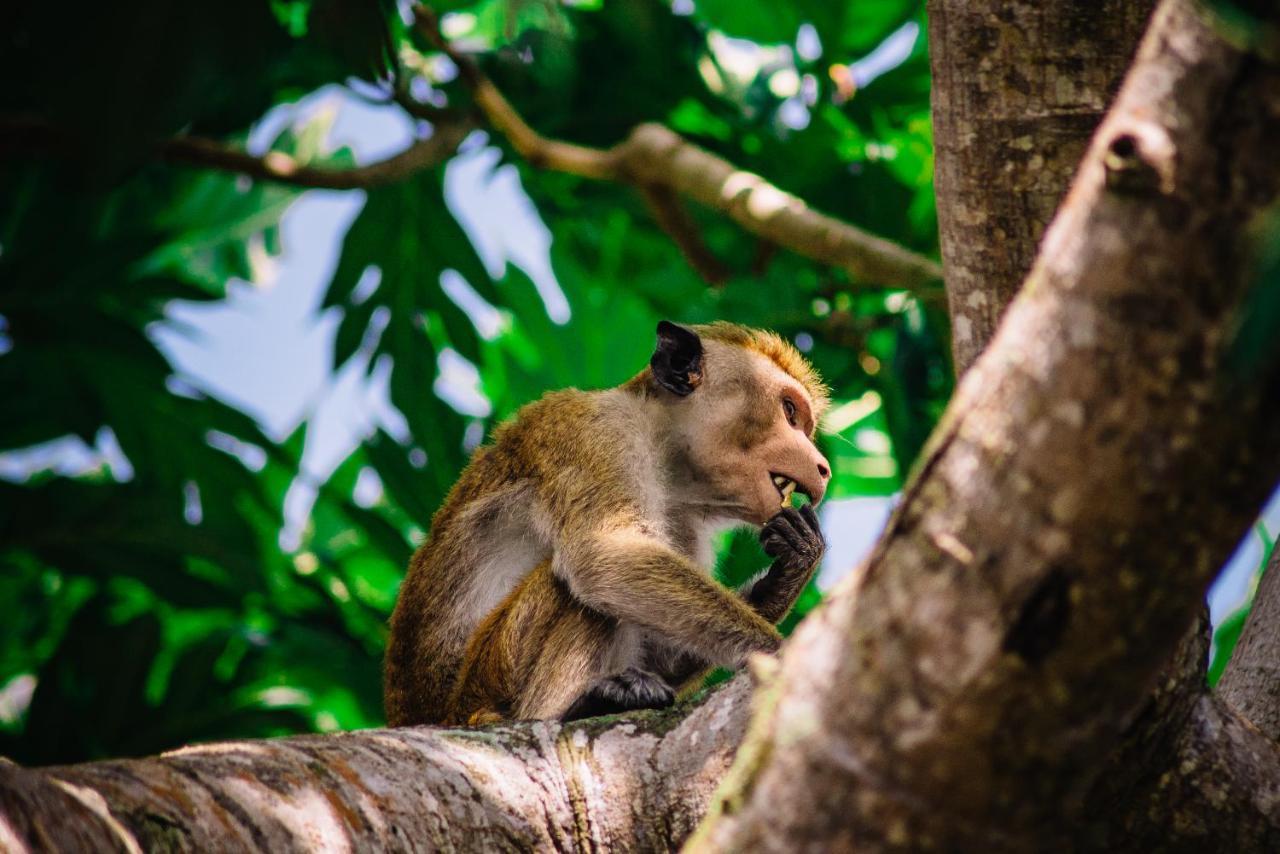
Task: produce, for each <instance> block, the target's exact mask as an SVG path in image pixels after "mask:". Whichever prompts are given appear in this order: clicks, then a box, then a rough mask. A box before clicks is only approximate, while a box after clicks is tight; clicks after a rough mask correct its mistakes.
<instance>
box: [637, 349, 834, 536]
mask: <svg viewBox="0 0 1280 854" xmlns="http://www.w3.org/2000/svg"><path fill="white" fill-rule="evenodd" d="M676 329H678V330H680V332H682V333H685V334H686V335H690V336H693V337H694V339H695V340H696V341H697V345H696V346H697V349H698V351H699V352H698V355H697V357H696V359H687V358H686V355H685V354H681V353H679V352H668V353H665V354H664V352H663V346H662V341H661V340H660V343H659V351H658V353H656V354H655V356H654V362H653V363H652V366H653V368H654V374H655V378H657V379H658V380H659V382H660V383H661V384H663V385H664V386H666V387H667V388H668V389H669V390H670V386H668V385H667V384H666V383H665V382H663V378H662V377H661V376H660V373H667V374H670V373H672V370H671V369H672V366H673V363H674V367H675V368H681V367H685V368H686V370H684V371H683V372H680V371H676V372H675V373H676V374H678V375H677V376H676V377H675V382H674V384H675V385H676V386H677V388H679V389H681V390H683V389H686V388H687V389H688V390H687V391H684V393H682V394H681V393H679V392H677V393H676V395H675V397H674V398H672V399H670V404H669V405H670V407H671V413H672V416H673V427H672V433H673V438H674V439H675V440H676V442H677V452H678V455H679V457H680V459H681V460H682V461H683V462H684V463H685V468H686V469H687V472H688V477H689V478H690V480H691V481H692V482H691V483H688V484H679V485H678V486H679V487H680V488H681V490H682V491H683V492H684V493H685V494H687V495H689V496H690V497H691V498H693V499H694V500H695V501H696V502H698V503H702V504H704V505H705V506H706V507H707V508H708V509H714V510H717V511H718V512H721V513H723V514H724V515H726V516H730V517H733V518H737V519H740V520H742V521H744V522H749V523H751V524H755V525H763V524H764V523H765V522H767V521H768V520H769V519H770V518H772V517H773V516H774V515H775V514H776V513H777V512H778V510H779V509H780V508H781V507H783V506H787V505H788V504H789V503H790V496H791V493H792V492H793V491H795V492H801V493H804V494H806V495H808V496H809V498H810V500H812V501H813V502H814V503H815V504H816V503H817V502H819V501H821V500H822V496H823V494H824V493H825V492H826V487H827V481H828V479H829V478H830V476H831V467H830V465H829V464H828V462H827V460H826V458H825V457H823V455H822V453H821V452H819V451H818V448H817V446H816V445H814V443H813V434H814V429H815V426H816V425H815V419H816V416H817V413H816V412H815V402H814V401H813V400H812V399H811V397H810V395H809V393H808V392H807V391H806V390H805V388H804V386H803V385H802V384H801V383H800V382H799V381H797V380H796V379H795V378H794V377H792V376H791V375H790V374H789V373H787V372H786V371H784V370H783V369H782V368H781V367H779V366H778V365H777V364H776V363H775V362H774V361H773V360H772V359H770V358H769V357H768V356H766V355H764V354H762V353H760V352H757V351H755V350H753V349H750V348H747V347H742V346H737V345H734V344H730V343H725V342H722V341H716V340H706V341H703V340H701V339H697V336H696V334H695V333H693V332H692V331H691V330H684V329H683V328H682V327H676ZM663 331H664V330H663V327H659V334H660V336H661V335H662V333H663ZM670 334H672V335H677V334H679V333H670ZM692 347H694V342H693V340H687V339H686V340H685V341H683V342H680V344H679V348H678V349H684V350H689V349H690V348H692ZM667 379H669V380H670V379H671V377H670V376H668V377H667Z"/></svg>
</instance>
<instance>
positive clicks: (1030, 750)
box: [694, 0, 1280, 850]
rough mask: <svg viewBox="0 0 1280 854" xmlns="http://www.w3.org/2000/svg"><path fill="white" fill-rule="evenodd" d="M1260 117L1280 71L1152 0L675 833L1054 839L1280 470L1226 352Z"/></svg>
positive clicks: (1271, 163) (1263, 190)
mask: <svg viewBox="0 0 1280 854" xmlns="http://www.w3.org/2000/svg"><path fill="white" fill-rule="evenodd" d="M1278 133H1280V73H1278V72H1277V69H1276V67H1275V66H1274V65H1271V64H1267V63H1265V62H1263V61H1262V60H1260V59H1258V58H1255V57H1250V56H1245V55H1243V54H1241V53H1240V52H1239V51H1238V50H1237V49H1236V48H1235V47H1233V46H1232V45H1231V44H1229V43H1228V42H1227V41H1226V40H1225V39H1223V38H1220V37H1219V36H1218V35H1217V34H1216V33H1215V32H1214V30H1213V29H1212V27H1211V26H1209V25H1208V24H1207V23H1206V21H1205V20H1204V19H1203V18H1202V17H1201V16H1200V12H1199V11H1198V7H1197V6H1196V5H1195V4H1194V3H1193V2H1192V0H1166V2H1164V3H1163V4H1162V5H1161V8H1160V11H1159V12H1158V13H1157V15H1156V17H1155V22H1154V24H1153V27H1152V30H1151V32H1150V33H1149V34H1148V36H1147V38H1146V39H1145V40H1144V42H1143V47H1142V49H1141V51H1140V53H1139V56H1138V58H1137V60H1136V62H1135V65H1134V68H1133V70H1132V71H1131V72H1130V74H1129V76H1128V78H1127V80H1126V83H1125V86H1124V88H1123V89H1122V91H1121V93H1120V95H1119V97H1118V100H1117V103H1116V106H1115V107H1114V108H1113V110H1112V111H1111V113H1110V114H1109V116H1108V118H1107V120H1106V122H1105V123H1104V124H1103V126H1102V127H1101V128H1100V130H1099V132H1098V134H1097V136H1096V137H1095V139H1094V142H1093V144H1092V146H1091V149H1090V153H1089V155H1088V156H1087V157H1086V158H1085V161H1084V163H1083V165H1082V167H1081V171H1080V173H1079V175H1078V177H1077V179H1076V182H1075V184H1074V186H1073V188H1072V191H1071V194H1070V195H1069V197H1068V199H1067V201H1066V203H1065V204H1064V206H1063V208H1062V210H1061V211H1060V212H1059V214H1058V217H1057V218H1056V220H1055V221H1054V224H1053V225H1052V226H1051V228H1050V230H1049V232H1048V233H1047V235H1046V237H1045V240H1044V243H1043V246H1042V251H1041V255H1040V258H1039V259H1038V261H1037V263H1036V266H1035V267H1034V269H1033V270H1032V272H1031V274H1030V276H1029V278H1028V282H1027V284H1026V286H1024V288H1023V291H1022V293H1021V294H1020V296H1019V297H1018V299H1017V300H1016V301H1015V302H1014V304H1013V306H1012V307H1011V308H1010V310H1009V312H1008V314H1007V316H1006V319H1005V322H1004V323H1003V324H1002V325H1001V327H1000V330H999V333H998V334H997V336H996V338H995V339H994V340H993V341H992V343H991V345H990V346H989V347H988V350H987V351H986V353H984V355H983V356H982V357H981V358H980V359H979V361H978V362H977V363H976V364H975V366H974V367H973V369H972V370H971V371H970V372H969V373H968V374H967V375H966V377H965V379H964V381H963V382H962V383H961V386H960V388H959V389H958V391H957V394H956V398H955V400H954V401H953V403H952V406H951V407H950V409H949V410H948V414H947V415H946V416H945V417H944V419H943V423H942V425H941V426H940V428H939V430H938V432H937V434H936V435H935V436H934V438H933V439H932V440H931V442H930V445H929V446H928V447H927V448H926V451H925V454H924V461H923V463H922V465H921V466H920V468H919V470H918V471H917V472H916V475H915V477H914V478H913V480H912V481H911V483H910V485H909V486H908V488H907V490H906V492H905V494H904V497H903V501H902V502H901V504H900V506H899V508H898V510H897V512H896V513H895V516H894V518H893V520H892V521H891V523H890V525H889V529H888V531H887V532H886V534H885V536H884V538H883V539H882V541H881V543H880V545H879V546H878V547H877V549H876V551H875V553H874V554H873V556H872V557H871V559H870V560H869V563H868V564H867V567H866V569H865V570H864V571H862V572H860V573H859V574H857V576H856V577H854V578H852V579H850V580H849V581H848V582H847V583H846V584H845V585H844V586H843V587H842V588H841V589H840V591H839V592H838V593H837V594H836V595H835V596H834V597H832V599H831V601H830V603H829V604H828V605H827V606H825V607H824V608H823V609H822V610H820V611H819V612H818V613H817V614H816V615H814V616H811V617H810V618H809V620H807V621H806V622H805V623H803V624H801V626H800V628H799V629H798V630H797V633H796V634H795V635H794V636H793V638H792V640H791V642H790V644H789V645H788V646H787V647H786V649H785V650H784V657H783V666H782V670H781V675H780V678H779V683H778V685H777V686H776V687H774V688H772V689H771V691H772V692H775V696H776V699H775V700H774V701H773V702H772V703H771V704H770V708H771V710H772V711H771V712H770V713H769V714H766V715H763V716H761V717H760V718H758V719H757V720H755V721H753V723H752V730H751V733H752V734H751V735H750V736H748V740H747V743H746V745H745V746H744V749H743V755H745V756H746V757H748V759H747V760H744V762H745V763H746V764H747V766H748V767H746V768H743V767H742V766H741V765H739V766H738V772H737V773H736V774H735V777H736V783H735V784H734V785H733V787H732V788H731V789H729V790H728V791H726V792H724V793H722V794H721V795H720V796H718V797H717V804H718V805H722V806H718V810H719V811H718V812H717V813H714V814H713V815H712V816H711V818H710V819H709V821H708V823H707V824H706V825H705V826H704V827H703V828H702V829H701V830H700V832H699V837H698V839H697V842H698V845H696V846H694V847H695V848H696V849H698V850H705V849H716V850H741V849H742V848H744V847H745V846H747V845H750V846H751V847H753V848H756V849H760V848H766V849H778V850H792V849H794V848H797V847H804V846H805V845H806V844H809V843H811V842H815V841H816V840H823V842H824V844H826V845H828V846H831V847H842V846H848V847H851V846H853V845H854V844H855V843H856V844H857V846H858V847H860V848H886V847H915V848H920V847H929V846H931V845H933V846H936V845H940V844H945V845H946V846H948V847H952V848H962V849H968V848H972V849H992V848H994V849H1018V850H1023V849H1029V848H1039V849H1043V848H1046V847H1047V848H1053V847H1055V846H1058V845H1065V846H1069V845H1070V840H1072V838H1073V837H1074V836H1075V835H1076V834H1078V833H1079V830H1080V826H1081V825H1080V823H1079V822H1078V820H1077V817H1078V815H1079V811H1080V807H1081V804H1082V801H1083V799H1084V795H1085V793H1087V792H1089V791H1090V790H1091V789H1092V788H1093V787H1094V786H1095V784H1096V782H1097V778H1098V775H1099V774H1100V773H1102V769H1103V768H1105V767H1106V760H1107V758H1108V756H1109V755H1110V753H1111V751H1112V750H1113V749H1114V748H1115V746H1116V745H1117V744H1118V741H1119V737H1120V734H1121V732H1122V731H1123V729H1124V727H1125V725H1126V723H1127V722H1129V721H1131V720H1132V719H1133V717H1134V716H1135V715H1136V714H1137V713H1138V711H1139V710H1140V709H1141V708H1142V707H1143V704H1144V703H1145V702H1146V700H1147V696H1148V691H1149V689H1150V687H1151V686H1152V684H1153V682H1154V680H1155V678H1156V676H1157V673H1158V672H1159V669H1160V668H1161V667H1162V666H1163V665H1164V663H1165V661H1166V659H1167V657H1168V655H1169V653H1170V651H1171V650H1172V649H1173V647H1174V645H1175V644H1176V642H1177V641H1178V640H1179V638H1180V637H1181V636H1182V634H1183V633H1184V632H1185V630H1186V628H1187V626H1188V624H1189V622H1190V620H1191V618H1192V616H1193V614H1194V612H1195V611H1196V609H1197V606H1198V602H1199V600H1200V597H1201V596H1202V595H1203V591H1204V589H1205V587H1206V586H1207V584H1208V582H1209V580H1210V579H1211V577H1212V574H1213V572H1214V571H1215V570H1216V568H1217V567H1218V566H1219V565H1220V563H1221V560H1222V559H1223V558H1224V557H1225V556H1226V555H1227V554H1228V553H1229V552H1230V551H1231V549H1232V548H1233V547H1234V545H1235V543H1236V542H1237V541H1238V539H1239V537H1240V536H1241V535H1242V534H1243V532H1244V531H1245V530H1247V527H1248V526H1249V524H1250V523H1251V522H1252V521H1253V516H1254V514H1256V512H1257V508H1258V507H1259V506H1260V505H1261V503H1262V500H1263V499H1264V498H1265V497H1266V495H1267V494H1268V493H1269V492H1270V490H1271V488H1272V487H1273V485H1274V483H1275V479H1276V473H1277V472H1280V398H1277V396H1276V395H1275V394H1274V388H1275V387H1276V385H1275V383H1276V382H1277V381H1280V375H1277V374H1276V372H1275V369H1274V367H1272V368H1271V369H1270V370H1271V371H1272V373H1271V374H1269V375H1263V376H1257V375H1255V376H1249V377H1239V376H1235V375H1231V374H1229V373H1228V369H1227V367H1226V366H1227V365H1228V364H1229V361H1230V352H1231V347H1232V345H1233V342H1232V340H1231V338H1230V333H1229V330H1230V329H1231V324H1232V320H1233V318H1234V312H1235V310H1236V309H1237V307H1238V306H1239V305H1240V303H1241V302H1242V299H1243V295H1244V293H1245V291H1246V290H1247V288H1248V286H1249V283H1250V282H1251V278H1252V277H1251V264H1250V257H1249V253H1248V252H1247V251H1245V247H1244V245H1243V244H1242V241H1243V237H1242V236H1243V235H1245V234H1247V233H1248V232H1249V229H1250V226H1251V225H1252V224H1253V223H1254V220H1255V218H1256V217H1257V216H1258V214H1259V212H1260V211H1261V210H1263V209H1264V208H1265V207H1266V206H1268V205H1270V204H1273V203H1274V202H1275V200H1276V198H1277V185H1278V183H1280V168H1278V164H1277V162H1276V159H1275V156H1274V139H1275V138H1276V135H1277V134H1278ZM1207 732H1208V735H1207V736H1205V740H1206V741H1207V742H1209V743H1212V744H1216V745H1228V746H1230V745H1235V746H1236V747H1238V748H1239V749H1240V750H1251V749H1253V745H1252V744H1251V743H1249V742H1248V740H1246V739H1243V738H1237V737H1236V729H1235V728H1234V727H1233V726H1231V725H1230V723H1229V722H1226V723H1222V725H1221V727H1218V728H1211V729H1210V730H1208V731H1207ZM1223 733H1226V734H1225V735H1223ZM774 748H777V749H774ZM1232 749H1235V748H1232ZM762 755H763V756H767V757H768V761H767V762H763V763H759V764H758V766H756V767H750V757H755V756H762ZM1237 758H1238V757H1237ZM1256 758H1257V759H1258V762H1259V763H1260V764H1262V765H1264V766H1266V765H1267V764H1268V761H1269V757H1268V756H1266V755H1262V756H1259V757H1256ZM1233 767H1241V766H1240V765H1239V764H1233ZM810 780H822V781H823V784H822V786H821V791H815V789H816V788H817V787H814V786H811V785H806V783H805V781H810ZM1242 788H1243V787H1242ZM1233 791H1237V792H1238V791H1241V789H1235V790H1233ZM1268 803H1270V806H1268V809H1269V812H1266V813H1264V814H1261V815H1256V814H1255V815H1254V816H1253V818H1254V819H1255V820H1256V821H1257V822H1258V823H1259V824H1261V825H1264V826H1267V827H1272V826H1275V825H1276V824H1277V822H1280V815H1277V813H1276V811H1275V809H1274V802H1268ZM1266 805H1267V803H1264V804H1262V806H1266ZM1246 807H1247V804H1234V805H1233V807H1232V809H1233V810H1235V809H1246ZM1210 818H1212V816H1210Z"/></svg>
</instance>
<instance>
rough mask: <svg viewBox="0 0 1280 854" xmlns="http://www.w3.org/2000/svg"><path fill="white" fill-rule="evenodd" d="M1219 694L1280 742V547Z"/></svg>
mask: <svg viewBox="0 0 1280 854" xmlns="http://www.w3.org/2000/svg"><path fill="white" fill-rule="evenodd" d="M1218 696H1220V697H1221V698H1222V699H1223V700H1224V701H1226V703H1227V704H1228V705H1230V706H1231V707H1232V708H1233V709H1235V710H1236V711H1237V712H1239V713H1240V716H1241V717H1243V718H1244V719H1245V720H1247V721H1249V723H1251V724H1253V725H1254V726H1255V727H1257V728H1258V729H1259V730H1261V731H1262V732H1263V733H1264V734H1266V736H1267V737H1268V738H1270V739H1272V740H1273V741H1277V742H1280V548H1277V549H1275V550H1274V551H1273V552H1272V553H1271V561H1270V563H1269V564H1268V565H1267V569H1266V571H1265V572H1264V573H1263V574H1262V580H1261V581H1259V582H1258V590H1257V593H1255V594H1254V597H1253V608H1252V609H1251V610H1250V611H1249V619H1248V620H1247V621H1246V622H1245V625H1244V631H1243V632H1241V634H1240V640H1239V641H1238V642H1237V643H1236V648H1235V652H1234V653H1233V654H1232V656H1231V660H1230V661H1229V662H1228V663H1227V669H1226V671H1225V672H1224V673H1223V674H1222V679H1221V681H1219V682H1218Z"/></svg>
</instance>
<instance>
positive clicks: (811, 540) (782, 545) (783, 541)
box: [760, 504, 827, 574]
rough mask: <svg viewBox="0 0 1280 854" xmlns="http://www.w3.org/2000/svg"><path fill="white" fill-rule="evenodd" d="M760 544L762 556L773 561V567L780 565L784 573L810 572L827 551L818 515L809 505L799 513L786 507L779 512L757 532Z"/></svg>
mask: <svg viewBox="0 0 1280 854" xmlns="http://www.w3.org/2000/svg"><path fill="white" fill-rule="evenodd" d="M760 544H761V545H762V546H764V552H765V554H767V555H769V557H772V558H776V561H775V563H774V567H777V566H778V564H779V563H781V564H783V566H784V567H785V568H786V569H809V568H810V567H812V566H814V565H815V564H816V563H818V561H820V560H822V555H823V552H825V551H826V549H827V543H826V540H824V539H823V537H822V530H821V529H820V528H819V527H818V514H817V513H815V512H813V506H812V505H809V504H806V505H804V506H803V507H801V508H800V509H799V510H797V509H796V508H794V507H785V508H783V509H782V510H781V511H779V512H778V514H777V515H775V516H774V517H773V518H772V519H770V520H769V521H768V522H766V523H765V526H764V528H763V529H762V530H761V531H760ZM770 574H772V570H771V571H770Z"/></svg>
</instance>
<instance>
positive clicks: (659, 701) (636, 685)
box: [564, 667, 676, 721]
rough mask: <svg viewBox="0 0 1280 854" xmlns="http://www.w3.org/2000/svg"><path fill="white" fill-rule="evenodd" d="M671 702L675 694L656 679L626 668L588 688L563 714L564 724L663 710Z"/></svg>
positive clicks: (660, 679) (669, 687) (656, 677)
mask: <svg viewBox="0 0 1280 854" xmlns="http://www.w3.org/2000/svg"><path fill="white" fill-rule="evenodd" d="M675 699H676V694H675V692H674V691H672V690H671V686H670V685H668V684H667V683H666V682H664V681H663V680H662V678H661V677H660V676H657V675H656V674H653V673H650V672H649V671H647V670H641V669H640V668H638V667H628V668H627V669H626V670H624V671H622V672H621V673H615V674H614V675H613V676H606V677H605V678H604V679H601V680H600V681H599V682H597V683H596V684H595V685H593V686H591V688H590V689H589V690H588V691H587V693H585V694H583V695H582V696H581V697H579V698H578V699H577V701H576V702H575V703H574V704H573V705H572V706H570V707H569V711H567V712H565V713H564V720H567V721H572V720H577V719H579V718H594V717H598V716H599V715H616V714H620V713H622V712H630V711H633V710H635V709H665V708H666V707H667V706H670V705H671V704H672V703H673V702H675Z"/></svg>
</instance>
